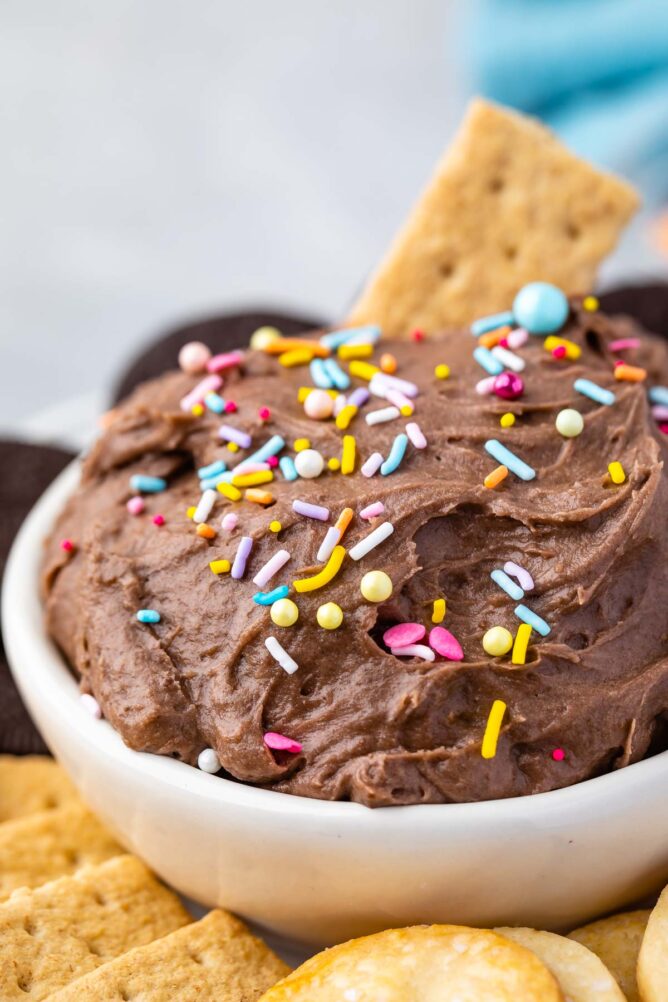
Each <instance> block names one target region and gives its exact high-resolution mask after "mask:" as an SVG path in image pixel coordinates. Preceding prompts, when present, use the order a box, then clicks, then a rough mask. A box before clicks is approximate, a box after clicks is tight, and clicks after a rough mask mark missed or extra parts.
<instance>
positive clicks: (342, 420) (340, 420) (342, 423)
mask: <svg viewBox="0 0 668 1002" xmlns="http://www.w3.org/2000/svg"><path fill="white" fill-rule="evenodd" d="M356 414H357V407H356V406H355V404H346V405H345V407H342V408H341V410H340V411H339V413H338V414H337V415H336V427H337V428H340V430H341V431H345V430H346V428H347V427H348V425H349V424H350V422H351V421H352V419H353V418H354V417H355V415H356Z"/></svg>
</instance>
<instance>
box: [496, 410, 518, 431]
mask: <svg viewBox="0 0 668 1002" xmlns="http://www.w3.org/2000/svg"><path fill="white" fill-rule="evenodd" d="M499 424H500V425H501V427H502V428H512V426H513V425H514V424H515V415H514V414H511V413H510V411H508V413H507V414H502V415H501V417H500V418H499Z"/></svg>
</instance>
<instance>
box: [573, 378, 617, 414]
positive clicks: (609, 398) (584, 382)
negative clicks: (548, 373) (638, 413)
mask: <svg viewBox="0 0 668 1002" xmlns="http://www.w3.org/2000/svg"><path fill="white" fill-rule="evenodd" d="M573 389H574V390H576V391H577V392H578V393H581V394H582V395H583V397H589V399H590V400H593V401H595V403H597V404H604V405H605V406H606V407H611V406H612V404H614V402H615V400H616V399H617V397H616V396H615V394H614V393H613V392H612V390H606V389H604V387H603V386H599V385H598V383H592V381H591V379H576V380H575V382H574V383H573Z"/></svg>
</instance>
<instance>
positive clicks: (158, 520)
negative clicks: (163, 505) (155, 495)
mask: <svg viewBox="0 0 668 1002" xmlns="http://www.w3.org/2000/svg"><path fill="white" fill-rule="evenodd" d="M164 524H165V516H164V515H154V516H153V525H158V526H159V525H164Z"/></svg>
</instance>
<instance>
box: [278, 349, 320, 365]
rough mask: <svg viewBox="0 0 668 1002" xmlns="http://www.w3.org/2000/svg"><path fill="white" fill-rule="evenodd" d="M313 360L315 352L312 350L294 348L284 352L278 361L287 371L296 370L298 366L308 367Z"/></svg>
mask: <svg viewBox="0 0 668 1002" xmlns="http://www.w3.org/2000/svg"><path fill="white" fill-rule="evenodd" d="M312 359H313V352H312V351H311V349H310V348H293V349H292V350H291V351H286V352H283V354H282V355H281V356H280V357H279V359H278V361H279V362H280V364H281V365H282V366H284V367H285V368H286V369H294V368H295V366H297V365H308V363H309V362H310V361H311V360H312Z"/></svg>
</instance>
